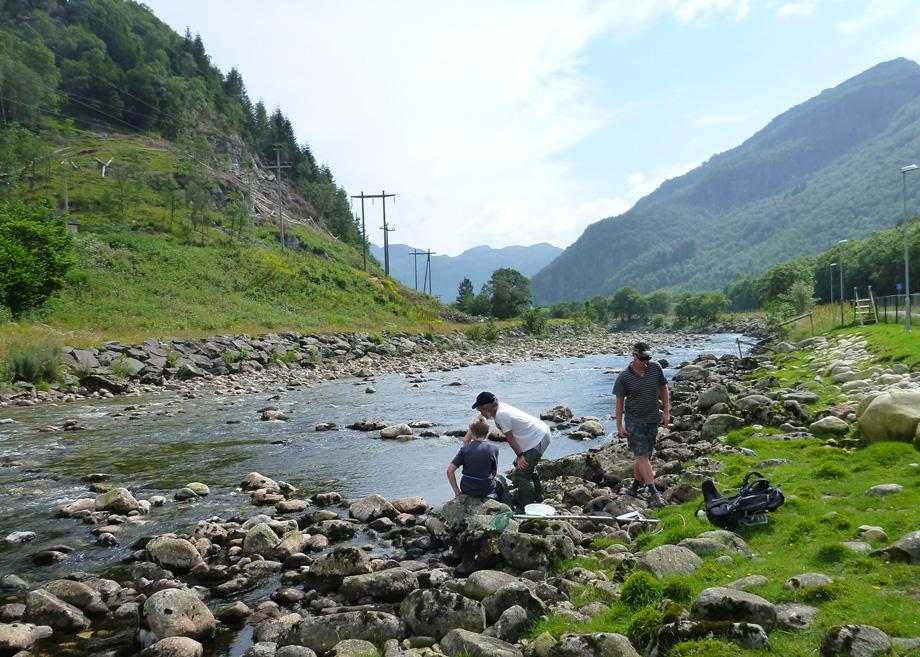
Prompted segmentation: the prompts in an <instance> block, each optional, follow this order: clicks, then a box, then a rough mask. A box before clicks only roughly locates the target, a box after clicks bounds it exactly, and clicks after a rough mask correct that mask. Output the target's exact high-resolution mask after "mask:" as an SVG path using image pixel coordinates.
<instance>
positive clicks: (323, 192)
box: [0, 0, 441, 351]
mask: <svg viewBox="0 0 920 657" xmlns="http://www.w3.org/2000/svg"><path fill="white" fill-rule="evenodd" d="M144 90H147V91H150V93H149V94H147V95H145V93H144ZM0 109H2V112H0V114H2V116H0V183H2V185H0V224H2V222H3V221H4V216H8V215H9V213H8V212H7V213H5V212H4V208H5V207H6V208H11V207H14V206H12V205H9V204H15V203H17V202H25V203H26V204H27V206H28V207H30V208H37V209H39V210H38V214H39V215H42V216H44V217H46V219H44V220H43V221H45V222H47V223H51V222H55V221H58V222H61V221H69V222H70V223H71V224H72V225H74V226H78V229H79V232H78V233H77V234H75V235H72V247H71V250H72V261H73V263H74V264H73V266H72V267H71V268H70V270H69V271H68V273H67V275H66V277H65V282H64V284H63V286H62V287H61V288H60V289H58V290H57V291H56V292H55V293H54V294H53V295H51V297H50V298H49V299H48V300H47V301H46V302H45V303H43V304H42V305H40V306H38V307H30V308H29V309H28V310H27V311H25V312H22V313H21V314H20V315H19V316H17V317H15V320H16V322H15V323H6V324H3V323H2V322H3V317H4V316H7V317H8V316H9V312H8V310H4V309H3V308H0V351H2V350H3V347H4V344H5V343H8V342H9V341H10V340H14V339H18V338H19V337H21V334H23V333H26V334H34V333H36V332H40V333H47V334H50V335H52V336H53V337H54V338H55V339H58V340H60V341H64V342H68V343H72V344H83V343H89V342H98V341H100V340H104V339H121V340H129V341H130V340H140V339H143V338H145V337H149V336H167V335H169V336H171V335H183V334H184V335H191V334H197V335H205V334H214V333H229V332H265V331H278V330H286V329H289V330H300V331H303V330H312V331H326V330H340V329H350V330H368V331H374V332H379V331H382V330H399V329H410V328H414V329H418V328H419V327H422V326H424V327H425V328H428V327H429V326H431V325H433V324H434V323H436V322H438V321H439V319H438V318H439V313H440V310H441V306H439V305H438V304H437V303H436V302H435V301H434V300H433V299H431V298H429V297H425V296H423V295H420V294H417V293H415V292H412V291H410V290H407V289H405V288H403V287H402V286H399V285H397V284H394V283H393V282H391V281H388V280H386V279H385V278H384V276H383V273H382V271H381V270H380V268H379V266H378V265H377V263H376V262H375V261H374V260H373V259H372V258H369V259H368V271H367V273H365V271H364V268H363V256H362V243H361V237H360V234H359V233H358V230H357V224H356V221H355V217H354V216H353V214H352V213H351V209H350V207H349V204H348V197H347V193H346V192H345V190H344V189H342V188H341V187H339V186H338V185H337V184H336V183H335V180H334V178H333V176H332V172H331V171H330V169H329V168H328V167H326V166H325V165H318V164H317V163H316V160H315V159H314V158H313V155H312V153H311V152H310V150H309V147H307V146H306V145H299V144H298V143H297V141H296V139H295V136H294V132H293V127H292V126H291V124H290V122H288V121H287V119H286V118H285V117H284V115H283V113H282V112H281V110H280V109H278V110H276V111H275V112H274V113H273V114H272V115H271V116H268V115H267V114H266V112H265V109H264V106H262V104H261V103H256V104H252V103H251V102H250V101H249V100H248V98H247V97H246V93H245V88H244V86H243V83H242V79H241V78H240V77H239V74H238V73H236V72H235V71H231V72H230V73H229V74H227V75H223V74H222V73H221V72H220V71H218V70H217V69H216V68H214V67H212V66H211V65H210V62H209V60H208V58H207V55H206V54H205V52H204V49H203V45H202V44H201V41H200V39H198V38H197V37H195V38H192V37H191V36H190V35H186V37H184V38H183V37H180V36H179V35H177V34H175V33H173V32H172V31H171V30H170V29H169V28H168V27H167V26H166V25H164V24H163V23H161V22H160V21H159V20H157V19H156V18H155V17H154V16H153V15H152V14H151V13H150V12H149V10H147V9H146V8H144V7H143V6H142V5H138V4H136V3H133V2H123V1H121V0H98V1H96V0H94V1H92V2H90V1H84V0H71V1H70V2H57V1H47V2H30V1H23V2H14V3H4V4H3V5H2V6H0ZM275 143H279V144H281V147H282V155H281V157H282V158H283V160H284V161H286V162H289V163H290V164H291V168H290V169H288V170H286V171H285V177H284V181H283V185H282V195H283V199H284V222H285V231H284V232H285V247H286V248H284V249H282V248H281V239H280V230H279V229H280V226H279V224H278V218H277V213H276V209H275V208H276V206H275V198H276V193H277V182H276V180H275V178H274V175H273V174H272V173H271V171H270V170H269V169H267V168H266V166H264V164H263V163H265V162H273V160H274V153H273V144H275ZM54 215H57V216H58V217H59V218H58V219H52V216H54ZM0 246H2V245H0ZM4 253H6V254H9V253H11V251H10V250H9V249H7V250H6V251H4V250H3V249H2V248H0V258H2V257H4V255H3V254H4ZM6 264H9V263H6ZM2 279H3V277H2V276H0V283H2ZM0 303H2V297H0Z"/></svg>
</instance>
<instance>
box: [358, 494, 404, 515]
mask: <svg viewBox="0 0 920 657" xmlns="http://www.w3.org/2000/svg"><path fill="white" fill-rule="evenodd" d="M348 513H349V515H350V516H351V517H352V518H356V519H357V520H360V521H361V522H369V521H371V520H375V519H376V518H395V517H396V516H397V514H398V513H399V512H398V511H397V510H396V509H395V507H394V506H393V505H392V504H390V501H389V500H388V499H387V498H385V497H384V496H383V495H378V494H376V493H375V494H373V495H368V496H367V497H365V498H363V499H361V500H358V501H357V502H355V503H354V504H352V505H351V506H349V507H348Z"/></svg>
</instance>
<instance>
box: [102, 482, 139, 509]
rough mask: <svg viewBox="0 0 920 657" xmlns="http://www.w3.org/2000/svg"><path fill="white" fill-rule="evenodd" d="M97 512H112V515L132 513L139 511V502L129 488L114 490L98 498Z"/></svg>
mask: <svg viewBox="0 0 920 657" xmlns="http://www.w3.org/2000/svg"><path fill="white" fill-rule="evenodd" d="M94 506H95V508H96V511H110V512H112V513H130V512H131V511H134V510H136V509H137V506H138V505H137V500H136V499H134V495H132V494H131V492H130V491H129V490H128V489H127V488H113V489H112V490H110V491H108V492H106V493H102V494H101V495H97V496H96V500H95V504H94Z"/></svg>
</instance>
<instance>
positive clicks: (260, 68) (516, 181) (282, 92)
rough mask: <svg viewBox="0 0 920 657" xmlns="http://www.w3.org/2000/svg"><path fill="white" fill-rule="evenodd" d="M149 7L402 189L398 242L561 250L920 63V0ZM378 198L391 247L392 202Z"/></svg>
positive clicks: (402, 1)
mask: <svg viewBox="0 0 920 657" xmlns="http://www.w3.org/2000/svg"><path fill="white" fill-rule="evenodd" d="M145 4H146V5H147V6H148V7H150V8H151V9H152V10H153V12H154V13H155V14H156V15H157V16H158V17H159V18H160V19H161V20H163V21H165V22H166V23H167V24H168V25H170V26H171V27H172V28H173V29H175V30H176V31H177V32H178V33H180V34H182V33H184V31H185V29H186V28H189V29H190V30H191V31H192V33H193V34H195V33H197V34H200V35H201V38H202V39H203V41H204V45H205V48H206V49H207V51H208V54H209V55H210V56H211V60H212V63H214V64H215V65H216V66H218V67H219V68H220V69H221V70H222V71H224V72H225V73H226V72H227V71H228V70H229V69H230V68H231V67H236V68H237V69H238V70H239V71H240V73H241V74H242V75H243V79H244V81H245V83H246V88H247V91H248V94H249V97H250V98H251V99H252V100H253V101H256V100H259V99H261V100H262V101H263V102H264V103H265V105H266V107H267V108H268V109H269V111H271V110H273V109H274V108H275V107H280V108H281V109H282V111H283V112H284V113H285V114H286V115H287V116H288V118H289V119H290V120H291V122H292V124H293V126H294V129H295V131H296V134H297V138H298V140H299V141H301V142H302V143H308V144H309V145H310V148H311V150H312V151H313V154H314V156H315V157H316V158H317V160H318V161H320V162H324V163H326V164H328V165H329V167H330V168H331V169H332V172H333V174H334V176H335V178H336V181H337V183H338V184H339V185H341V186H343V187H344V188H345V189H346V190H347V191H348V193H349V194H359V193H361V192H362V191H363V192H365V193H367V194H372V193H376V194H379V193H381V192H382V191H386V193H388V194H390V193H395V194H396V198H395V203H392V202H388V204H387V210H386V211H387V220H388V223H389V225H390V226H391V227H392V228H395V229H396V230H395V232H394V233H392V234H391V235H390V241H391V243H396V242H398V243H404V244H409V245H411V246H414V247H416V248H420V249H431V250H432V251H434V252H435V253H439V254H444V255H458V254H459V253H460V252H462V251H464V250H466V249H468V248H471V247H473V246H477V245H489V246H492V247H495V248H500V247H503V246H509V245H513V244H521V245H528V244H535V243H539V242H549V243H551V244H554V245H556V246H559V247H562V248H565V247H566V246H568V245H569V244H571V243H572V242H574V241H575V240H576V239H578V237H579V236H580V235H581V233H582V232H583V231H584V229H585V227H587V226H588V225H589V224H591V223H594V222H596V221H598V220H600V219H603V218H605V217H609V216H615V215H618V214H621V213H623V212H625V211H626V210H628V209H629V208H630V207H631V206H632V205H633V204H634V203H635V202H636V201H637V200H638V199H639V198H641V197H642V196H644V195H646V194H648V193H649V192H651V191H653V190H654V189H655V188H656V187H657V186H658V185H659V184H660V183H661V182H663V181H664V180H666V179H668V178H673V177H676V176H678V175H680V174H682V173H685V172H687V171H689V170H691V169H693V168H694V167H696V166H698V165H700V164H702V163H703V162H705V161H706V160H707V159H709V158H710V157H711V156H712V155H714V154H716V153H719V152H722V151H725V150H728V149H730V148H733V147H735V146H737V145H739V144H740V143H742V142H743V141H744V140H745V139H747V138H748V137H750V136H751V135H752V134H754V133H755V132H756V131H758V130H760V129H761V128H763V127H764V126H765V125H766V124H767V123H768V122H769V121H770V120H771V119H772V118H773V117H774V116H776V115H778V114H780V113H782V112H784V111H785V110H787V109H789V108H791V107H793V106H794V105H797V104H799V103H801V102H804V101H805V100H807V99H809V98H811V97H813V96H816V95H817V94H818V93H820V92H821V91H822V90H823V89H827V88H829V87H833V86H836V85H837V84H839V83H841V82H843V81H844V80H846V79H848V78H850V77H852V76H854V75H856V74H858V73H860V72H862V71H863V70H865V69H867V68H870V67H872V66H874V65H875V64H878V63H880V62H883V61H888V60H891V59H894V58H896V57H906V58H908V59H912V60H914V61H920V2H916V1H912V0H789V1H786V0H760V1H757V0H605V1H601V2H589V1H578V0H546V1H544V0H501V1H500V2H496V1H494V0H450V1H448V0H441V1H439V2H430V1H425V0H347V1H341V2H329V1H327V0H271V1H269V2H265V1H262V2H254V1H250V0H193V1H189V0H146V2H145ZM355 208H356V211H357V212H360V209H359V206H358V205H356V206H355ZM365 212H366V215H365V216H366V223H367V231H368V239H370V240H371V241H372V242H375V243H377V244H380V243H382V241H383V240H382V233H381V230H380V227H381V225H382V222H381V207H380V202H379V201H377V202H376V203H375V204H370V203H367V204H366V206H365ZM664 237H665V238H666V236H664Z"/></svg>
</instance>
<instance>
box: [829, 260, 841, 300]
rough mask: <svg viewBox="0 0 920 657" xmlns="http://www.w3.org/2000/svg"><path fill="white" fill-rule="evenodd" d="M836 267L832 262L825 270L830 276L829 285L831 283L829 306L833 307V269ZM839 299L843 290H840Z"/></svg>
mask: <svg viewBox="0 0 920 657" xmlns="http://www.w3.org/2000/svg"><path fill="white" fill-rule="evenodd" d="M836 266H837V263H836V262H832V263H831V264H830V266H829V267H828V268H827V269H828V273H829V274H830V283H831V306H833V305H834V267H836ZM840 297H841V298H843V290H840Z"/></svg>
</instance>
